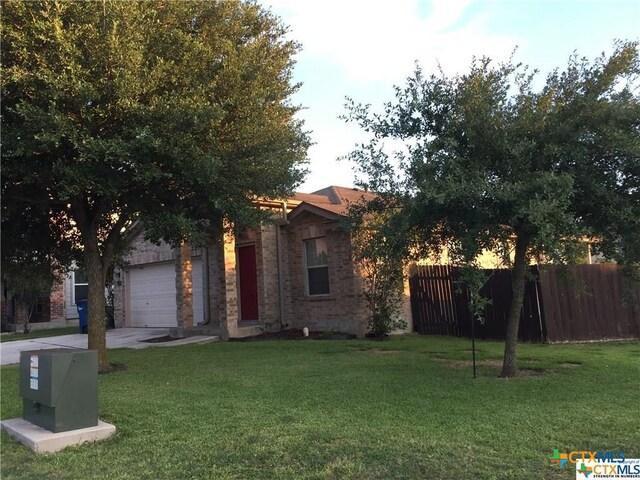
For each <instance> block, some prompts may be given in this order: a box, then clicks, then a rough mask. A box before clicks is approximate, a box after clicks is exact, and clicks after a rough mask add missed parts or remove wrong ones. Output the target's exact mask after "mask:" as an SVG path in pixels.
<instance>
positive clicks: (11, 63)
mask: <svg viewBox="0 0 640 480" xmlns="http://www.w3.org/2000/svg"><path fill="white" fill-rule="evenodd" d="M2 17H3V22H2V38H3V47H2V51H1V55H2V56H1V60H2V70H3V89H2V128H3V139H2V143H3V179H2V183H3V194H4V201H5V202H11V203H12V204H14V205H16V206H19V205H29V206H31V207H32V208H40V209H41V211H43V212H46V215H47V216H49V217H50V218H51V219H52V221H53V222H54V223H65V222H67V223H70V224H71V225H72V227H73V229H74V230H75V231H76V232H77V234H78V238H79V242H80V244H81V246H82V250H83V260H84V263H85V267H86V269H87V274H88V276H89V289H90V293H89V316H90V318H92V319H97V318H102V317H103V313H102V312H103V311H104V295H103V287H104V283H105V276H106V274H107V271H108V268H109V266H110V265H111V264H112V263H113V261H114V259H115V258H117V256H118V254H119V252H121V251H122V248H123V247H124V245H123V239H124V237H123V235H122V233H123V229H124V227H126V226H127V225H129V224H131V223H132V222H133V221H135V220H137V219H140V218H143V219H144V224H145V229H146V232H147V233H148V235H149V236H150V237H151V238H152V239H154V240H158V239H160V238H164V239H166V240H167V241H169V242H171V243H176V244H177V243H179V242H181V241H182V240H185V239H188V240H190V241H192V242H194V243H198V242H201V241H203V239H204V238H206V236H207V235H209V234H210V233H211V231H212V230H215V229H216V228H218V227H219V226H220V225H222V224H223V220H225V219H226V220H227V222H225V223H226V224H230V225H232V224H238V223H242V224H244V223H251V222H255V221H256V220H257V219H258V218H259V217H260V212H259V211H258V210H256V209H255V208H253V204H252V200H254V199H255V198H256V197H262V196H269V197H277V196H279V195H283V194H285V193H287V192H288V191H290V190H291V189H292V188H293V187H294V186H295V185H296V184H297V183H298V182H299V181H300V180H301V178H302V175H303V173H304V162H305V157H306V148H307V146H308V138H307V135H306V134H305V133H304V132H303V130H302V125H301V124H300V122H299V121H297V120H295V118H294V115H295V113H296V112H297V110H298V108H297V107H296V106H293V105H291V103H290V100H289V97H290V96H291V94H292V93H293V92H294V91H295V90H296V88H297V86H296V85H294V84H292V82H291V74H292V67H293V55H294V54H295V53H296V52H297V50H298V45H297V44H296V43H295V42H293V41H290V40H287V39H286V38H285V37H286V32H287V31H286V28H285V27H284V26H283V25H282V24H281V23H280V21H279V20H278V19H277V18H276V17H274V16H273V15H271V14H270V13H269V12H267V11H265V10H263V9H262V8H260V7H259V6H258V5H256V4H254V3H252V2H248V3H245V2H240V1H225V2H208V1H190V2H163V1H145V2H117V1H106V0H105V1H103V2H57V1H51V2H19V1H7V2H3V4H2ZM7 220H8V221H11V219H7ZM52 234H53V235H54V237H56V236H57V237H56V238H59V235H60V234H59V232H52ZM104 339H105V332H104V325H103V322H100V321H94V322H90V325H89V347H90V348H97V349H98V350H99V354H100V355H99V356H100V368H101V369H104V368H106V366H107V364H106V350H105V343H104Z"/></svg>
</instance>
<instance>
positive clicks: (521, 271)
mask: <svg viewBox="0 0 640 480" xmlns="http://www.w3.org/2000/svg"><path fill="white" fill-rule="evenodd" d="M529 242H530V240H529V237H528V236H526V235H524V234H519V235H518V236H517V238H516V256H515V262H514V265H513V279H512V284H511V285H512V290H513V298H512V300H511V308H510V309H509V319H508V320H507V334H506V338H505V344H504V360H503V363H502V374H501V376H502V377H515V376H516V375H517V374H518V365H517V363H516V347H517V346H518V328H519V326H520V311H521V310H522V302H523V300H524V286H525V277H526V274H527V258H528V256H527V250H528V249H529Z"/></svg>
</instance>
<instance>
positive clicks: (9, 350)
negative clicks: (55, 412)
mask: <svg viewBox="0 0 640 480" xmlns="http://www.w3.org/2000/svg"><path fill="white" fill-rule="evenodd" d="M169 330H170V329H169V328H117V329H115V330H108V331H107V348H110V349H111V348H136V349H137V348H148V347H173V346H176V345H185V344H192V343H208V342H214V341H216V340H219V337H213V336H195V337H186V338H181V339H179V340H174V341H171V342H162V343H145V342H144V341H143V340H148V339H150V338H157V337H164V336H167V335H169ZM52 348H82V349H85V348H87V335H86V334H81V333H75V334H71V335H61V336H58V337H45V338H34V339H33V340H16V341H13V342H3V343H0V360H1V361H0V364H2V365H9V364H12V363H19V362H20V352H23V351H26V350H49V349H52Z"/></svg>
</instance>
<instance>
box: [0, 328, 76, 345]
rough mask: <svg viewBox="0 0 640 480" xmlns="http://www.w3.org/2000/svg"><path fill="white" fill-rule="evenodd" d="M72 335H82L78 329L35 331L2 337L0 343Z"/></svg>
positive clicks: (7, 334)
mask: <svg viewBox="0 0 640 480" xmlns="http://www.w3.org/2000/svg"><path fill="white" fill-rule="evenodd" d="M70 333H80V330H79V329H78V327H62V328H50V329H46V330H33V331H31V332H29V333H22V332H13V333H3V334H2V335H0V342H15V341H16V340H32V339H34V338H45V337H57V336H58V335H69V334H70Z"/></svg>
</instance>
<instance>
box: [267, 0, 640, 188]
mask: <svg viewBox="0 0 640 480" xmlns="http://www.w3.org/2000/svg"><path fill="white" fill-rule="evenodd" d="M263 3H264V5H265V6H266V7H268V8H270V9H271V10H272V11H273V12H274V13H275V14H276V15H278V16H280V17H281V18H282V20H283V22H284V23H285V24H286V25H289V26H290V29H291V37H292V38H294V39H296V40H297V41H299V42H300V43H301V44H302V47H303V51H302V52H301V53H300V54H299V55H298V56H297V58H296V60H297V64H296V67H295V70H294V81H296V82H302V83H303V86H302V88H301V89H300V91H299V92H298V93H297V94H296V96H295V97H294V102H295V103H298V104H301V105H302V106H304V107H305V110H304V111H303V112H301V113H300V116H301V118H303V119H304V120H305V122H306V128H307V129H308V130H311V131H312V133H311V137H312V140H313V141H314V142H316V144H315V145H314V146H313V147H311V149H310V150H309V158H310V165H309V168H310V173H309V175H308V176H307V180H306V182H305V183H304V184H303V185H302V186H301V187H300V188H299V190H300V191H303V192H311V191H314V190H318V189H321V188H323V187H326V186H328V185H341V186H346V187H349V186H352V185H353V181H354V175H353V169H352V165H350V164H349V163H348V162H347V161H337V158H338V157H341V156H343V155H346V154H347V153H348V152H349V151H350V150H352V149H353V147H354V145H355V144H356V143H357V142H358V141H362V140H363V139H364V138H365V137H364V136H363V134H362V132H360V131H359V129H358V128H356V127H355V125H347V124H345V123H344V122H343V121H341V120H339V119H338V116H339V115H341V114H343V113H345V110H344V103H345V100H344V99H345V96H350V97H352V98H353V99H354V100H356V101H358V102H362V103H370V104H372V105H373V106H374V108H375V107H381V106H382V103H383V102H385V101H388V100H391V99H392V96H393V89H392V87H393V85H402V84H403V83H404V79H405V78H406V77H407V76H408V75H410V74H411V72H412V71H413V66H414V62H415V61H416V60H418V61H419V62H420V64H421V66H422V67H423V70H425V72H426V73H430V72H432V71H434V68H435V66H436V65H437V63H438V62H439V63H440V64H441V65H442V67H443V68H444V70H445V71H446V72H447V73H449V74H454V73H456V72H462V71H465V70H466V68H467V66H468V65H469V62H470V59H471V56H472V55H476V56H483V55H487V56H489V57H491V58H494V59H497V60H505V59H506V58H508V56H509V54H510V53H511V52H512V51H513V49H514V48H515V47H516V46H517V47H518V50H517V52H516V56H515V60H516V61H519V62H523V63H525V64H528V65H530V66H531V67H534V68H538V69H539V70H540V72H541V75H540V80H541V81H542V80H543V79H544V76H545V75H546V73H548V72H549V71H551V70H552V69H553V68H554V67H561V68H562V67H564V66H565V65H566V62H567V59H568V57H569V55H571V53H572V52H573V51H577V52H578V53H579V54H580V55H581V56H587V57H588V58H591V59H593V58H594V57H595V56H597V55H599V54H600V53H601V52H602V51H605V52H610V51H611V49H612V46H613V41H614V39H629V40H637V39H638V38H639V37H640V0H536V1H534V0H388V1H375V0H368V1H366V0H322V1H321V0H313V1H308V0H305V1H303V0H263Z"/></svg>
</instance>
